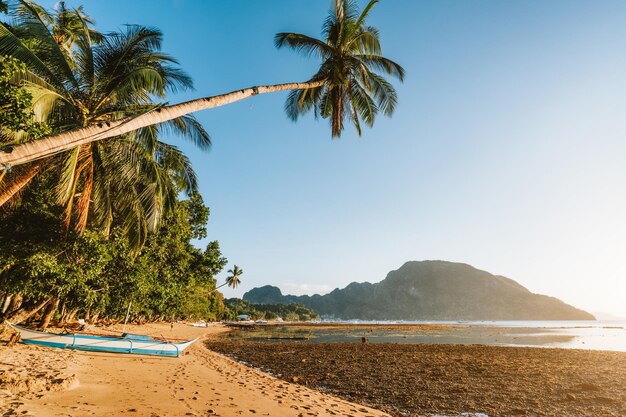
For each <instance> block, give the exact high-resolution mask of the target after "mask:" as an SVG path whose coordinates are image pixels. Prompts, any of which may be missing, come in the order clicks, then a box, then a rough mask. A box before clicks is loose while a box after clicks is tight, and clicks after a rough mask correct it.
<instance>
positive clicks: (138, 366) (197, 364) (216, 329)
mask: <svg viewBox="0 0 626 417" xmlns="http://www.w3.org/2000/svg"><path fill="white" fill-rule="evenodd" d="M128 330H129V331H131V332H134V333H140V334H150V335H155V336H165V337H173V338H195V337H200V338H201V339H202V340H199V341H198V342H196V343H195V344H194V345H192V346H191V347H190V348H189V349H188V350H187V351H186V352H185V354H184V355H183V356H182V357H180V358H159V357H148V356H139V355H126V354H109V353H89V352H78V351H69V350H64V349H53V348H44V347H36V346H28V345H22V344H20V345H15V346H13V347H6V346H4V343H0V344H1V345H2V346H0V415H2V416H16V415H20V416H38V417H39V416H72V417H82V416H118V415H129V416H138V417H158V416H161V417H165V416H246V415H249V416H251V415H263V416H294V417H295V416H308V415H312V416H329V415H340V416H383V415H386V414H385V413H383V412H380V411H377V410H373V409H371V408H368V407H364V406H362V405H356V404H354V403H351V402H348V401H346V400H343V399H340V398H337V397H335V396H332V395H329V394H324V393H320V392H319V391H316V390H313V389H310V388H307V387H303V386H301V385H298V384H292V383H287V382H284V381H282V380H280V379H276V378H274V377H272V376H270V375H268V374H266V373H262V372H259V371H257V370H254V369H251V368H249V367H246V366H244V365H241V364H239V363H237V362H235V361H233V360H231V359H229V358H227V357H225V356H222V355H220V354H218V353H215V352H212V351H210V350H208V349H207V348H206V347H205V346H204V344H203V340H204V339H206V338H210V337H215V336H216V335H219V334H221V333H223V332H224V331H226V328H225V327H224V326H222V325H220V324H216V325H212V326H210V327H208V328H194V327H191V326H188V325H185V324H177V325H175V326H174V328H173V329H170V325H169V324H150V325H143V326H138V327H135V326H132V327H131V328H129V329H128ZM5 341H6V339H5Z"/></svg>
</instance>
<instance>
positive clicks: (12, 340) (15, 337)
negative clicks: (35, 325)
mask: <svg viewBox="0 0 626 417" xmlns="http://www.w3.org/2000/svg"><path fill="white" fill-rule="evenodd" d="M21 338H22V337H21V335H20V334H19V333H13V334H12V335H11V337H10V338H9V341H8V342H7V347H11V346H14V345H15V344H17V343H18V342H19V341H20V339H21Z"/></svg>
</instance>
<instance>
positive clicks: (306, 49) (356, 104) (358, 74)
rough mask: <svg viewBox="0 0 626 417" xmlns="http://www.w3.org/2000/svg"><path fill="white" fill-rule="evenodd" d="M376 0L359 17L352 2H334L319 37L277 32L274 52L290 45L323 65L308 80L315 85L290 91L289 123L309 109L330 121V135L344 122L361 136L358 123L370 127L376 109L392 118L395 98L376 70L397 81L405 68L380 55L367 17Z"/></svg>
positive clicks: (388, 85) (337, 130)
mask: <svg viewBox="0 0 626 417" xmlns="http://www.w3.org/2000/svg"><path fill="white" fill-rule="evenodd" d="M376 3H378V0H371V1H370V2H369V3H368V4H367V6H366V7H365V8H364V9H363V11H362V12H361V13H359V12H358V9H357V7H356V2H354V1H351V0H337V1H336V5H335V10H334V11H332V12H331V13H330V15H329V16H328V18H327V19H326V21H325V22H324V26H323V30H322V32H323V36H324V39H323V40H320V39H316V38H311V37H309V36H306V35H302V34H300V33H278V34H277V35H276V37H275V43H276V46H277V47H278V48H282V47H284V46H287V47H290V48H292V49H294V50H296V51H298V52H301V53H303V54H305V55H307V56H309V55H317V56H318V57H319V58H320V59H321V60H322V64H321V65H320V67H319V70H318V71H317V73H316V74H315V75H313V77H311V80H310V82H315V81H320V80H323V81H324V83H323V84H322V85H320V86H316V87H310V88H304V89H300V90H293V91H292V92H291V93H290V94H289V96H288V98H287V102H286V103H285V110H286V112H287V114H288V115H289V117H291V118H292V119H293V120H294V121H295V120H297V119H298V117H299V116H300V115H301V114H303V113H307V112H309V111H311V110H314V111H315V114H316V116H317V115H320V116H321V117H322V118H328V119H330V125H331V132H332V136H333V137H339V136H341V132H342V130H343V128H344V120H345V119H346V118H347V119H348V120H350V121H351V122H352V123H353V124H354V127H355V128H356V130H357V133H358V134H359V136H360V135H361V121H364V122H365V124H366V125H368V126H372V125H373V124H374V120H375V118H376V115H377V114H378V112H379V111H382V112H383V113H384V114H385V115H387V116H391V114H392V113H393V111H394V109H395V107H396V103H397V101H398V96H397V93H396V90H395V89H394V88H393V86H392V85H391V84H390V83H389V82H388V81H387V80H385V78H384V77H382V76H381V75H379V74H378V73H377V71H380V72H383V73H385V74H387V75H391V76H395V77H398V78H399V79H400V81H402V80H403V79H404V69H403V68H402V67H401V66H400V65H398V64H397V63H395V62H393V61H392V60H390V59H388V58H385V57H383V56H382V55H381V48H380V41H379V33H378V30H377V29H376V28H374V27H372V26H367V25H366V23H365V22H366V19H367V16H368V15H369V13H370V11H371V10H372V8H373V7H374V5H375V4H376Z"/></svg>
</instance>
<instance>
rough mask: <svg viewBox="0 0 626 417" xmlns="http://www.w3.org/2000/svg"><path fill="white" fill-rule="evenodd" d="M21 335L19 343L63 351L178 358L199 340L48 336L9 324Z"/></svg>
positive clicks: (87, 335)
mask: <svg viewBox="0 0 626 417" xmlns="http://www.w3.org/2000/svg"><path fill="white" fill-rule="evenodd" d="M7 324H8V325H9V326H11V327H12V328H13V329H15V330H16V331H17V332H18V333H19V334H20V336H21V341H22V343H25V344H31V345H40V346H49V347H56V348H62V349H75V350H87V351H92V352H114V353H132V354H138V355H157V356H174V357H178V356H180V354H181V353H182V352H183V351H184V350H185V349H187V348H188V347H189V346H190V345H191V344H192V343H193V342H195V341H196V340H198V339H194V340H188V341H184V342H178V341H173V340H167V339H161V338H153V337H151V336H144V335H138V334H130V333H123V334H122V335H121V336H109V335H94V334H83V333H48V332H40V331H36V330H30V329H26V328H24V327H21V326H16V325H14V324H11V323H8V322H7Z"/></svg>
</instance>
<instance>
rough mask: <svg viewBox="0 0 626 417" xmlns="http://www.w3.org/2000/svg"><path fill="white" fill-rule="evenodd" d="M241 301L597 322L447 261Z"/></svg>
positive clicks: (437, 316) (428, 315)
mask: <svg viewBox="0 0 626 417" xmlns="http://www.w3.org/2000/svg"><path fill="white" fill-rule="evenodd" d="M243 299H244V300H246V301H249V302H251V303H255V304H301V305H304V306H307V307H309V308H312V309H313V310H315V311H316V312H317V313H318V314H319V315H320V316H322V317H323V318H335V319H346V320H351V319H361V320H595V317H594V316H593V315H592V314H590V313H588V312H586V311H583V310H580V309H578V308H576V307H573V306H571V305H569V304H566V303H564V302H563V301H561V300H559V299H557V298H554V297H549V296H546V295H540V294H534V293H532V292H530V291H529V290H528V289H526V288H525V287H523V286H522V285H520V284H519V283H517V282H516V281H514V280H512V279H510V278H506V277H503V276H499V275H492V274H490V273H489V272H486V271H481V270H479V269H476V268H474V267H472V266H471V265H467V264H463V263H455V262H446V261H411V262H407V263H405V264H404V265H402V266H401V267H400V268H399V269H397V270H395V271H391V272H389V273H388V274H387V277H386V278H385V279H384V280H382V281H381V282H378V283H374V284H372V283H369V282H363V283H357V282H353V283H351V284H349V285H348V286H347V287H345V288H343V289H338V288H337V289H335V290H333V291H332V292H330V293H329V294H326V295H318V294H316V295H312V296H308V295H302V296H294V295H283V294H282V292H281V290H280V289H279V288H277V287H273V286H270V285H266V286H264V287H260V288H253V289H252V290H250V291H248V292H246V293H245V294H244V296H243Z"/></svg>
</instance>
